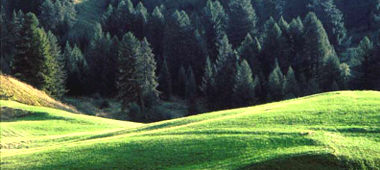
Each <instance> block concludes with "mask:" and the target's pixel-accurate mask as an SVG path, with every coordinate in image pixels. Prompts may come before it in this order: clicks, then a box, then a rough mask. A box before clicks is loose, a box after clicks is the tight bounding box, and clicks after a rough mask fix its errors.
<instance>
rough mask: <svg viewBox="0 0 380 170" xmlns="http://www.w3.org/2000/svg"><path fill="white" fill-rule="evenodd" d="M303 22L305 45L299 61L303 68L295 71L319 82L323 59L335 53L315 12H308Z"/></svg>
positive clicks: (325, 59)
mask: <svg viewBox="0 0 380 170" xmlns="http://www.w3.org/2000/svg"><path fill="white" fill-rule="evenodd" d="M304 22H305V24H304V25H305V47H304V56H303V58H302V61H301V62H302V65H303V68H302V69H300V70H297V71H300V72H302V73H304V74H305V76H306V77H309V78H310V77H315V80H316V81H317V82H320V80H321V79H322V76H321V75H320V74H321V72H323V64H324V61H327V59H328V58H329V57H330V56H331V55H336V53H335V50H334V48H333V47H332V46H331V44H330V42H329V40H328V36H327V33H326V31H325V29H324V28H323V25H322V23H321V21H319V20H318V18H317V16H316V15H315V13H309V14H308V15H307V16H306V18H305V21H304Z"/></svg>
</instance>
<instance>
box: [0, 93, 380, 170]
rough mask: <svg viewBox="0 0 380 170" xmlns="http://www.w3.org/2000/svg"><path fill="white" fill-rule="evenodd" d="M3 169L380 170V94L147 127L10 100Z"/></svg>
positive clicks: (316, 99) (324, 97) (333, 96)
mask: <svg viewBox="0 0 380 170" xmlns="http://www.w3.org/2000/svg"><path fill="white" fill-rule="evenodd" d="M1 106H2V107H8V108H15V109H23V110H27V111H31V112H32V113H33V114H32V115H30V116H27V117H23V118H18V119H15V120H10V121H4V122H1V168H2V169H300V170H301V169H380V126H379V125H380V93H379V92H371V91H364V92H349V91H345V92H332V93H325V94H320V95H314V96H309V97H305V98H300V99H295V100H289V101H284V102H279V103H272V104H266V105H260V106H256V107H250V108H242V109H236V110H226V111H221V112H213V113H208V114H202V115H198V116H192V117H187V118H180V119H175V120H170V121H163V122H158V123H152V124H138V123H131V122H122V121H115V120H110V119H103V118H97V117H91V116H85V115H78V114H72V113H69V112H66V111H61V110H56V109H50V108H44V107H36V106H28V105H24V104H20V103H17V102H13V101H4V100H3V101H1Z"/></svg>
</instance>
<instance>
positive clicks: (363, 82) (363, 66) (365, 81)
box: [353, 37, 378, 90]
mask: <svg viewBox="0 0 380 170" xmlns="http://www.w3.org/2000/svg"><path fill="white" fill-rule="evenodd" d="M356 53H357V56H356V58H355V59H356V62H357V63H354V64H355V67H354V69H353V70H354V73H353V74H354V80H355V81H354V82H355V88H356V89H362V90H364V89H365V90H370V89H374V88H375V86H376V84H375V82H376V81H375V80H376V79H378V78H376V77H373V76H372V75H375V74H374V73H373V72H372V71H375V70H372V69H373V66H374V64H376V62H374V59H375V58H374V57H375V55H374V45H373V43H372V42H371V41H370V40H369V38H368V37H365V38H364V39H363V40H362V41H361V42H360V44H359V46H358V47H357V49H356ZM375 72H376V71H375Z"/></svg>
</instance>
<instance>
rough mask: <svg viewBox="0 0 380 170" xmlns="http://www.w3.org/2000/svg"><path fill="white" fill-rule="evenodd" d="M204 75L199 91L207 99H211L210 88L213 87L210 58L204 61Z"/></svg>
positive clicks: (212, 70) (212, 68) (212, 66)
mask: <svg viewBox="0 0 380 170" xmlns="http://www.w3.org/2000/svg"><path fill="white" fill-rule="evenodd" d="M204 70H205V73H204V75H203V77H202V85H201V87H200V89H201V90H202V92H203V94H205V95H206V97H207V98H209V97H212V96H211V95H212V93H211V90H212V89H211V88H212V85H213V82H214V80H213V78H214V65H213V64H212V63H211V61H210V58H209V57H207V60H206V66H205V69H204Z"/></svg>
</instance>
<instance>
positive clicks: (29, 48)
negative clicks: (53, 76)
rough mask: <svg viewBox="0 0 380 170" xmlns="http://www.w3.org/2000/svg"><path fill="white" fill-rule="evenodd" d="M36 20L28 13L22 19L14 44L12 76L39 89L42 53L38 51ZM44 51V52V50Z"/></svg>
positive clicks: (39, 47) (39, 44) (37, 23)
mask: <svg viewBox="0 0 380 170" xmlns="http://www.w3.org/2000/svg"><path fill="white" fill-rule="evenodd" d="M38 25H39V22H38V19H37V17H36V16H35V15H34V14H32V13H28V14H26V15H25V17H24V21H23V25H22V28H21V29H20V32H19V35H20V36H19V37H20V39H19V40H18V41H17V42H15V56H14V61H13V65H12V75H14V76H15V77H16V78H18V79H20V80H21V81H24V82H27V83H29V84H31V85H32V86H35V87H37V88H41V86H42V84H41V82H42V77H41V74H39V73H40V71H41V69H42V65H43V62H44V55H45V54H44V53H43V52H44V51H40V49H41V48H43V47H41V45H42V44H41V43H40V41H41V40H40V38H41V37H40V36H39V31H38ZM45 51H46V50H45Z"/></svg>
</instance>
